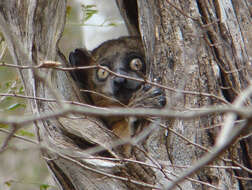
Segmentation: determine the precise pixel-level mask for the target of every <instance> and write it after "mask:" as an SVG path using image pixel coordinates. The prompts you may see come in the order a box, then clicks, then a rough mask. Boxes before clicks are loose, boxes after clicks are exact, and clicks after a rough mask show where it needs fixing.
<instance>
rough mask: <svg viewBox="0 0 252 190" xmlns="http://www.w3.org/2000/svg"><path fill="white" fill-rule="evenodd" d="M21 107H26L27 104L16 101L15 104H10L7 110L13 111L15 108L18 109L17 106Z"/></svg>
mask: <svg viewBox="0 0 252 190" xmlns="http://www.w3.org/2000/svg"><path fill="white" fill-rule="evenodd" d="M20 107H23V108H25V107H26V105H25V104H20V103H15V104H12V105H10V106H9V107H7V108H6V110H8V111H13V110H15V109H17V108H20Z"/></svg>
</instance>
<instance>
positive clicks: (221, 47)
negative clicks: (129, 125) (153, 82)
mask: <svg viewBox="0 0 252 190" xmlns="http://www.w3.org/2000/svg"><path fill="white" fill-rule="evenodd" d="M117 3H118V6H119V9H120V11H121V13H122V16H123V18H124V19H125V20H126V24H127V26H128V28H129V32H130V34H131V35H138V34H140V36H141V37H142V41H143V44H144V47H145V53H146V59H147V61H148V63H149V64H150V75H151V77H150V79H151V78H158V77H159V78H161V80H160V82H162V84H163V85H164V86H166V87H167V90H166V96H167V104H168V105H167V109H168V108H169V109H173V110H176V111H189V110H196V109H198V108H201V107H206V106H210V105H225V104H228V103H230V102H233V100H234V99H235V98H236V97H237V96H238V95H239V94H240V93H241V92H242V90H244V89H245V88H246V87H247V86H248V84H249V81H250V77H251V61H252V35H251V34H252V24H251V15H252V2H251V1H250V0H232V1H231V0H215V1H214V0H209V1H207V0H189V1H187V0H184V1H178V0H150V1H147V0H138V1H132V0H128V1H127V0H125V1H123V0H117ZM132 7H134V8H132ZM65 12H66V1H65V0H53V1H52V0H1V2H0V30H1V32H2V33H3V35H4V37H5V40H6V42H7V44H8V48H9V51H10V53H11V55H12V58H13V61H14V64H16V65H19V66H34V67H36V66H38V65H39V64H41V62H43V61H46V60H55V61H59V62H61V63H62V65H63V66H67V61H66V60H65V58H64V57H63V56H62V55H61V53H60V50H59V49H58V46H57V45H58V41H59V39H60V37H61V34H62V31H63V28H64V23H65ZM137 17H138V18H137ZM138 26H139V27H138ZM48 67H50V66H48ZM51 67H52V66H51ZM19 73H20V76H21V77H22V80H23V83H24V86H25V91H26V95H29V96H34V97H43V98H47V99H57V100H59V101H58V102H56V103H55V102H49V101H39V100H36V101H35V100H31V101H30V105H31V106H30V107H31V111H32V113H33V115H34V116H36V117H39V116H44V114H47V115H50V114H51V115H52V114H53V113H55V112H57V113H59V111H60V110H67V109H68V108H69V105H65V104H64V103H63V102H62V101H60V100H67V101H75V102H84V100H83V99H82V98H81V96H80V93H79V89H78V87H76V85H75V84H74V82H73V80H72V79H71V77H70V75H69V73H68V72H64V71H60V70H57V69H52V68H44V69H27V70H24V69H19ZM246 104H247V105H250V102H249V101H248V102H247V103H246ZM70 106H71V105H70ZM75 106H76V105H75ZM85 109H91V108H86V107H84V106H83V108H82V110H84V111H85ZM92 115H93V114H89V115H84V116H83V115H80V114H77V113H75V112H73V111H72V112H71V113H68V114H67V115H66V114H64V115H61V116H59V115H57V116H56V117H51V116H48V117H46V116H44V119H39V120H37V121H35V122H34V126H35V129H36V131H37V136H38V140H39V142H40V145H41V152H42V155H43V157H44V158H45V161H46V163H47V165H48V167H49V169H50V171H51V173H52V175H53V177H54V179H55V181H56V182H57V184H58V186H59V188H60V189H62V190H83V189H88V190H94V189H96V190H97V189H99V190H112V189H115V190H116V189H120V190H121V189H122V190H123V189H125V190H126V189H167V185H169V183H170V182H171V181H172V180H174V179H176V178H177V177H178V176H179V175H180V174H181V172H182V171H183V170H185V168H184V167H182V166H185V167H188V166H191V165H193V164H195V163H197V160H198V159H199V158H201V157H202V156H203V155H204V154H205V153H206V152H207V151H209V150H210V149H211V147H212V146H213V145H214V143H215V141H216V137H217V135H218V133H219V131H220V127H221V125H222V122H223V117H224V116H223V115H221V114H209V115H208V116H204V117H199V118H196V119H191V120H181V119H176V118H171V119H169V120H165V121H163V124H162V126H159V124H160V123H158V124H157V125H156V126H154V129H153V128H152V132H151V133H150V134H149V135H148V136H147V137H146V138H144V139H142V141H141V142H138V144H136V145H135V146H134V148H133V153H132V156H131V158H130V160H126V159H123V158H122V157H121V155H122V154H121V149H120V147H115V146H114V144H115V141H117V140H118V139H117V137H116V136H115V135H114V134H113V133H112V132H111V131H109V130H108V129H106V128H105V127H104V126H103V124H102V123H101V122H100V121H99V120H98V119H96V117H94V116H92ZM250 133H251V130H250ZM247 134H248V133H246V135H247ZM251 139H252V138H251V137H248V138H241V139H237V140H236V141H234V142H233V144H232V146H230V147H229V149H227V150H226V151H224V152H223V153H222V154H221V155H219V157H218V159H215V160H214V161H213V162H212V163H211V164H210V165H211V166H213V165H214V166H215V167H203V168H201V169H200V170H199V171H198V172H197V173H195V174H194V175H192V176H190V177H188V178H186V179H185V180H184V181H183V182H182V183H180V184H179V185H177V186H176V187H175V188H174V189H184V190H196V189H237V190H238V189H241V190H243V189H248V190H249V189H252V183H251V181H250V180H249V178H250V179H251V177H252V173H251V166H252V140H251ZM87 150H89V151H90V152H92V151H93V153H94V152H95V154H92V155H90V152H87ZM99 150H102V152H101V151H99ZM100 157H105V158H104V159H100ZM108 158H110V159H108ZM144 163H145V164H144ZM220 166H230V168H229V169H227V168H224V167H220ZM232 166H236V167H241V166H244V167H243V168H241V169H239V170H237V169H234V170H233V169H232Z"/></svg>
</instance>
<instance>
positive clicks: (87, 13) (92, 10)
mask: <svg viewBox="0 0 252 190" xmlns="http://www.w3.org/2000/svg"><path fill="white" fill-rule="evenodd" d="M81 7H82V10H83V15H84V16H83V19H82V20H83V22H86V21H87V20H89V19H90V18H91V17H92V16H93V15H94V14H96V13H98V10H97V9H96V5H81Z"/></svg>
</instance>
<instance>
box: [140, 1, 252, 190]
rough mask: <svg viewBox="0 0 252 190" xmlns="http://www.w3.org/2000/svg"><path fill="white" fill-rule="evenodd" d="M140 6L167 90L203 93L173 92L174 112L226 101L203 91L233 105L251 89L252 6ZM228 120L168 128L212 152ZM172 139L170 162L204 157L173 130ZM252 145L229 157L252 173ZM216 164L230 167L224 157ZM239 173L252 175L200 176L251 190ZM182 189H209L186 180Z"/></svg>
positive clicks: (236, 148)
mask: <svg viewBox="0 0 252 190" xmlns="http://www.w3.org/2000/svg"><path fill="white" fill-rule="evenodd" d="M138 6H139V9H138V12H139V23H140V31H141V36H143V42H144V45H145V47H146V56H147V58H149V61H150V63H151V64H152V70H153V72H154V74H156V75H159V76H160V71H162V75H161V76H163V83H164V84H165V86H169V87H172V88H174V89H181V90H184V91H191V92H199V95H193V94H190V93H188V92H187V93H183V92H182V93H179V92H176V91H167V98H168V106H169V107H170V108H173V109H177V110H185V109H188V108H189V109H194V108H195V109H197V108H199V107H202V106H208V105H219V104H222V103H223V102H222V101H220V99H216V98H215V97H213V96H206V95H203V93H207V94H210V95H216V96H217V97H222V98H223V99H226V100H227V101H229V102H232V101H233V100H234V98H235V97H237V95H238V94H239V93H240V92H241V91H242V90H243V89H244V88H246V87H247V85H248V82H249V80H250V76H251V75H249V72H251V70H250V69H249V67H251V55H252V54H251V45H252V43H251V35H250V34H251V31H252V25H251V3H248V2H247V1H246V0H245V1H225V2H224V1H204V0H202V1H167V0H157V1H145V0H142V1H138ZM218 71H219V74H218ZM250 74H251V73H250ZM248 104H250V103H249V102H248ZM222 120H223V118H222V116H221V115H210V116H209V117H204V118H199V119H197V120H192V121H179V120H173V121H167V126H168V127H169V128H171V129H173V130H175V131H177V132H179V133H180V134H182V135H183V136H184V137H187V138H188V139H190V140H191V141H193V142H195V143H198V144H201V145H203V146H205V147H208V148H210V147H211V146H212V145H213V144H214V142H215V138H216V136H217V134H218V131H219V126H220V123H221V122H222ZM215 125H217V127H213V126H215ZM166 140H167V144H166V146H167V152H168V155H169V156H165V155H164V154H162V157H166V158H169V161H170V162H171V163H173V164H174V165H191V164H192V163H193V162H194V161H195V160H197V159H199V158H200V156H202V155H203V153H204V151H202V150H200V149H199V148H197V147H195V146H193V145H192V144H190V143H188V142H186V141H184V140H182V139H181V138H179V137H178V136H177V135H176V134H173V133H171V132H168V136H167V139H166ZM251 147H252V146H251V137H250V138H247V139H245V140H241V141H239V142H237V143H236V144H234V145H233V147H232V151H231V150H229V151H227V153H226V155H225V156H227V157H228V158H230V159H233V160H236V161H239V162H240V163H241V164H242V165H244V166H246V167H247V168H250V169H251V161H252V160H251ZM165 154H166V153H165ZM214 164H215V165H225V164H227V165H229V164H230V163H225V162H223V160H221V159H219V160H217V161H215V162H214ZM173 171H174V172H175V173H177V172H179V171H181V170H180V169H174V170H173ZM233 175H237V176H243V177H251V174H249V173H247V172H245V171H244V170H242V171H235V172H234V173H232V172H231V171H230V170H229V171H228V170H220V169H202V170H201V171H200V172H198V173H197V174H196V175H195V176H194V177H195V178H196V179H198V180H201V181H205V182H208V183H209V184H213V185H215V186H216V187H219V188H220V189H226V188H227V189H250V188H251V181H250V182H249V180H247V181H246V180H234V178H232V177H231V176H233ZM181 187H184V188H185V189H207V187H206V186H204V185H203V186H202V185H200V184H196V183H195V184H194V183H190V182H184V183H183V185H181Z"/></svg>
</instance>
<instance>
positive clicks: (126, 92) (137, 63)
mask: <svg viewBox="0 0 252 190" xmlns="http://www.w3.org/2000/svg"><path fill="white" fill-rule="evenodd" d="M143 52H144V51H143V47H142V44H141V41H140V39H139V38H137V37H122V38H119V39H116V40H110V41H107V42H105V43H103V44H101V45H100V46H99V47H97V48H96V49H94V50H93V51H92V52H91V53H90V52H87V51H86V50H83V49H76V50H75V51H74V52H71V53H70V56H69V60H70V63H71V65H72V66H75V67H81V66H91V65H99V66H102V67H104V68H106V69H102V68H96V69H88V70H74V71H73V72H72V75H73V76H74V78H75V80H77V81H78V82H79V83H80V85H81V86H82V87H83V88H84V89H87V90H89V91H90V93H89V95H90V97H91V99H92V102H93V104H95V105H97V106H106V107H107V106H115V105H118V101H119V102H121V103H122V104H128V103H129V100H130V98H131V97H132V94H133V93H135V92H136V91H137V90H138V89H139V88H140V87H141V85H142V83H141V82H138V81H135V80H131V79H128V78H125V77H122V76H121V75H125V76H128V77H133V78H138V79H142V78H143V77H144V76H145V74H146V63H145V59H144V53H143ZM108 70H110V71H112V72H114V73H116V74H117V76H116V75H115V74H113V73H110V72H109V71H108ZM92 91H94V92H95V93H92ZM106 97H107V98H106ZM113 99H114V100H113Z"/></svg>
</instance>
